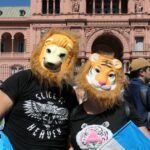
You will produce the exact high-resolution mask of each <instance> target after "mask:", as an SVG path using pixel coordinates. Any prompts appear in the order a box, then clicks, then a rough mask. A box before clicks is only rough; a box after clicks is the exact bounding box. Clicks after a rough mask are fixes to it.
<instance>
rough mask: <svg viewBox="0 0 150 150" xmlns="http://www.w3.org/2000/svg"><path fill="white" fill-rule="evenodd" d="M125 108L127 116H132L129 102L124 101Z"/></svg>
mask: <svg viewBox="0 0 150 150" xmlns="http://www.w3.org/2000/svg"><path fill="white" fill-rule="evenodd" d="M124 109H125V114H126V116H127V118H129V117H130V113H131V112H130V107H129V104H128V103H127V102H124Z"/></svg>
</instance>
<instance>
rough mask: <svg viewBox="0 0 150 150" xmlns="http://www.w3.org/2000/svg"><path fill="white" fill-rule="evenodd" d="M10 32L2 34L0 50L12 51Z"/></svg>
mask: <svg viewBox="0 0 150 150" xmlns="http://www.w3.org/2000/svg"><path fill="white" fill-rule="evenodd" d="M11 37H12V36H11V34H10V33H7V32H6V33H4V34H3V35H2V42H1V49H0V51H1V52H11V51H12V39H11Z"/></svg>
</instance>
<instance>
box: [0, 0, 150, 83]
mask: <svg viewBox="0 0 150 150" xmlns="http://www.w3.org/2000/svg"><path fill="white" fill-rule="evenodd" d="M149 6H150V1H149V0H30V6H29V7H0V80H2V81H3V80H5V79H6V78H7V77H9V76H10V75H12V74H14V73H16V72H18V71H20V70H24V69H27V68H30V56H31V53H32V51H33V50H34V48H35V47H36V45H37V43H38V42H39V41H40V39H41V37H42V36H43V34H44V33H45V32H46V31H48V30H49V29H50V28H53V27H55V28H57V27H58V28H63V29H68V30H72V31H74V32H76V33H77V34H78V36H79V37H80V44H79V50H80V51H79V54H78V61H77V64H76V71H77V70H78V69H79V67H80V66H81V64H83V63H84V62H85V61H86V59H87V58H88V57H89V55H90V54H91V53H94V52H108V53H111V54H114V55H115V57H116V58H118V59H120V60H121V61H122V62H123V64H124V71H127V70H128V67H129V64H130V62H131V60H132V59H135V58H138V57H144V58H146V59H147V60H150V7H149Z"/></svg>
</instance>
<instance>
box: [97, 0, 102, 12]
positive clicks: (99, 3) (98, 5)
mask: <svg viewBox="0 0 150 150" xmlns="http://www.w3.org/2000/svg"><path fill="white" fill-rule="evenodd" d="M95 13H97V14H100V13H102V1H101V0H95Z"/></svg>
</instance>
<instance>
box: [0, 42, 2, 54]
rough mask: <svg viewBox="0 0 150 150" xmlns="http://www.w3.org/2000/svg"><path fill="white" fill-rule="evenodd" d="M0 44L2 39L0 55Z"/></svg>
mask: <svg viewBox="0 0 150 150" xmlns="http://www.w3.org/2000/svg"><path fill="white" fill-rule="evenodd" d="M1 43H2V39H0V53H1V52H2V50H1V48H2V47H1Z"/></svg>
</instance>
